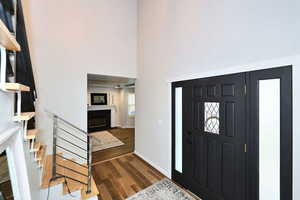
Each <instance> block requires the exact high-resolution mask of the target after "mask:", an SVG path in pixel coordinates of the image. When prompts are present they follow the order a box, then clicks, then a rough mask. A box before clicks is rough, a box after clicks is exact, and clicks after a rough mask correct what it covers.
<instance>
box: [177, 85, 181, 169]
mask: <svg viewBox="0 0 300 200" xmlns="http://www.w3.org/2000/svg"><path fill="white" fill-rule="evenodd" d="M175 170H176V171H178V172H180V173H182V87H178V88H176V89H175Z"/></svg>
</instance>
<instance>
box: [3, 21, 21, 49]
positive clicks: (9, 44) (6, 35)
mask: <svg viewBox="0 0 300 200" xmlns="http://www.w3.org/2000/svg"><path fill="white" fill-rule="evenodd" d="M0 44H1V45H2V46H3V47H4V48H6V49H8V50H12V51H20V50H21V47H20V45H19V43H18V42H17V40H16V39H15V37H14V36H13V35H12V34H11V33H10V31H9V30H8V29H7V27H6V25H5V24H4V23H3V22H2V20H0Z"/></svg>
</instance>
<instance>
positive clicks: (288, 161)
mask: <svg viewBox="0 0 300 200" xmlns="http://www.w3.org/2000/svg"><path fill="white" fill-rule="evenodd" d="M245 74H246V85H245V86H246V88H247V94H255V92H257V88H255V85H257V84H255V82H254V80H255V79H256V80H266V79H276V78H280V79H281V86H280V87H281V88H280V89H281V94H280V98H281V100H280V104H281V105H280V115H281V119H280V120H281V124H282V126H281V130H280V132H281V136H280V142H281V152H280V157H281V158H280V169H281V171H280V175H281V177H280V180H281V183H280V184H281V185H280V190H281V191H280V195H281V197H280V198H281V199H282V200H292V199H293V122H292V119H293V104H292V103H293V102H292V98H293V94H292V66H291V65H289V66H282V67H277V68H270V69H263V70H257V71H250V72H245ZM227 75H231V74H226V75H224V76H227ZM189 81H191V80H187V81H178V82H173V83H172V108H171V109H172V180H174V179H175V180H180V182H184V177H183V176H182V174H180V173H178V172H177V171H176V170H175V137H174V136H175V104H174V102H175V88H176V87H184V86H185V85H188V84H189ZM283 97H284V98H283ZM257 100H258V99H257V95H247V97H246V101H247V102H246V111H247V114H246V119H247V120H246V121H247V123H246V137H247V138H246V140H247V141H246V143H247V155H246V200H258V199H259V196H258V195H259V180H258V175H259V174H258V173H259V168H258V167H259V163H258V158H259V157H258V153H259V151H258V134H251V133H258V126H257V119H258V117H257V112H258V106H257V105H256V102H257ZM282 133H285V135H283V134H282ZM182 186H183V187H189V186H188V185H182Z"/></svg>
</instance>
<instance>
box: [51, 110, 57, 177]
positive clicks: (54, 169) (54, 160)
mask: <svg viewBox="0 0 300 200" xmlns="http://www.w3.org/2000/svg"><path fill="white" fill-rule="evenodd" d="M56 140H57V117H56V116H55V115H54V116H53V156H52V178H55V177H56Z"/></svg>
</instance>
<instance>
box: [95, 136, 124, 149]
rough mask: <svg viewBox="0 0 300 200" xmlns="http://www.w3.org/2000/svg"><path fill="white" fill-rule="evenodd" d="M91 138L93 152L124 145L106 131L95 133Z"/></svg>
mask: <svg viewBox="0 0 300 200" xmlns="http://www.w3.org/2000/svg"><path fill="white" fill-rule="evenodd" d="M91 136H92V150H93V152H95V151H101V150H104V149H108V148H112V147H118V146H122V145H124V143H123V142H122V141H120V140H119V139H118V138H116V137H115V136H113V135H112V134H111V133H109V132H108V131H99V132H95V133H92V134H91Z"/></svg>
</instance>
